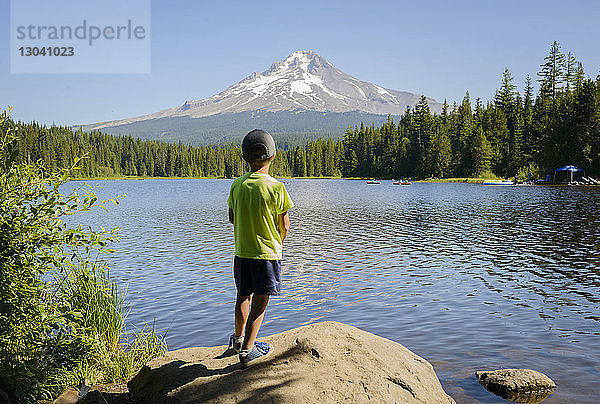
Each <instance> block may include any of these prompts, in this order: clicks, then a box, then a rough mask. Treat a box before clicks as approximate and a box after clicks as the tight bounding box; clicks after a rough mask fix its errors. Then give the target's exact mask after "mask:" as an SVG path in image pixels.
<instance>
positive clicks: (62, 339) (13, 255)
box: [0, 112, 166, 402]
mask: <svg viewBox="0 0 600 404" xmlns="http://www.w3.org/2000/svg"><path fill="white" fill-rule="evenodd" d="M17 141H18V140H17V138H16V137H15V135H14V125H13V123H12V121H11V120H10V119H9V117H8V114H7V112H2V113H1V114H0V402H1V401H7V402H36V401H39V400H42V399H52V398H54V397H56V396H57V395H58V394H60V393H61V392H62V391H63V390H64V388H65V387H66V386H68V385H74V384H77V383H78V382H79V381H80V380H81V379H82V378H91V379H96V380H108V381H111V380H117V379H124V378H127V377H129V376H131V374H132V373H133V372H135V371H136V370H137V369H138V368H139V367H140V366H141V365H142V364H143V363H144V362H145V361H147V360H148V359H150V358H152V357H154V356H157V355H159V354H161V353H162V352H164V351H165V349H166V346H165V344H164V339H163V338H162V337H161V336H159V335H157V334H156V333H155V332H154V328H153V327H149V328H147V329H145V330H143V331H142V332H140V333H138V334H134V335H128V334H127V332H126V330H125V319H126V314H127V308H126V307H125V306H124V303H123V302H124V300H123V297H124V293H123V291H122V290H120V289H119V288H118V287H117V285H116V284H115V283H114V282H112V281H111V280H110V279H109V277H108V270H107V266H106V263H105V262H103V261H102V259H101V258H103V254H104V253H108V252H110V251H111V250H110V249H109V248H108V245H109V243H110V242H111V241H114V240H115V238H116V234H115V232H114V231H106V230H104V229H102V230H101V231H96V230H93V229H91V228H89V229H85V230H84V229H83V228H82V227H81V226H79V227H76V228H72V227H69V226H68V225H67V224H66V223H65V222H64V221H63V218H64V217H66V216H70V215H73V214H77V213H80V212H83V211H87V210H90V209H92V208H94V207H96V206H103V204H102V203H101V202H99V201H98V200H97V198H96V195H95V194H94V193H93V189H92V188H90V187H88V186H84V187H82V188H80V189H78V190H74V191H72V192H70V193H69V194H67V195H63V194H61V192H60V187H61V185H63V184H65V183H66V182H67V181H68V180H69V175H70V173H71V172H72V170H73V169H70V170H62V171H59V172H56V173H49V172H47V171H46V170H45V169H44V168H43V167H42V166H34V165H28V164H24V163H17V162H16V161H17V159H16V158H17V150H18V145H17ZM113 202H115V203H117V201H116V200H113ZM129 340H132V341H133V342H129Z"/></svg>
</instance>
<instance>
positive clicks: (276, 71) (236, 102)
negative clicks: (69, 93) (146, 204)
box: [84, 51, 441, 137]
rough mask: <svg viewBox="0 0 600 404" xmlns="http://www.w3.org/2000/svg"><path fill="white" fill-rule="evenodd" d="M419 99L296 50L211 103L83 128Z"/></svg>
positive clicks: (388, 105) (383, 108)
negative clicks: (343, 70)
mask: <svg viewBox="0 0 600 404" xmlns="http://www.w3.org/2000/svg"><path fill="white" fill-rule="evenodd" d="M419 98H420V95H417V94H413V93H409V92H406V91H396V90H390V89H387V88H383V87H380V86H378V85H376V84H372V83H367V82H365V81H361V80H358V79H356V78H354V77H352V76H350V75H348V74H346V73H344V72H342V71H341V70H339V69H338V68H336V67H335V66H333V65H332V64H331V63H329V62H327V61H326V60H325V59H323V58H322V57H321V56H319V55H318V54H317V53H315V52H313V51H296V52H293V53H292V54H291V55H289V56H288V57H287V58H286V59H285V60H283V61H281V62H276V63H273V64H272V65H271V67H270V68H269V69H267V70H265V71H264V72H262V73H258V72H255V73H252V74H251V75H250V76H248V77H246V78H245V79H243V80H242V81H240V82H239V83H237V84H234V85H232V86H230V87H229V88H227V89H226V90H225V91H223V92H221V93H219V94H216V95H214V96H212V97H210V98H206V99H201V100H189V101H186V102H185V103H183V105H181V106H178V107H174V108H170V109H166V110H163V111H160V112H156V113H153V114H149V115H144V116H140V117H135V118H129V119H123V120H118V121H110V122H103V123H98V124H92V125H85V126H84V129H86V130H91V129H102V128H111V127H117V126H119V127H122V128H124V127H127V126H128V125H130V124H133V123H139V122H143V121H148V120H151V119H152V120H156V119H161V118H177V117H186V118H203V117H209V116H212V115H216V114H235V113H241V112H248V111H260V112H262V113H268V112H278V111H312V112H327V113H329V112H333V113H346V112H350V111H357V112H365V113H371V114H377V115H387V114H391V115H401V114H403V113H404V112H405V111H406V107H407V106H411V107H412V106H414V105H416V104H417V102H418V101H419ZM427 100H428V104H429V108H430V109H431V110H432V112H440V110H441V104H439V103H438V102H436V101H435V100H433V99H431V98H428V99H427ZM348 124H352V122H348ZM146 126H147V125H146ZM137 127H139V125H137ZM130 129H132V130H133V128H130ZM110 132H114V131H110ZM134 134H136V133H134ZM142 137H147V136H142Z"/></svg>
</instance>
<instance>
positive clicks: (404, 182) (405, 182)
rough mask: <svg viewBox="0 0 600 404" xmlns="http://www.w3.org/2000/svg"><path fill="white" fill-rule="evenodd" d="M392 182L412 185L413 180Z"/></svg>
mask: <svg viewBox="0 0 600 404" xmlns="http://www.w3.org/2000/svg"><path fill="white" fill-rule="evenodd" d="M392 184H393V185H412V182H408V181H394V182H393V183H392Z"/></svg>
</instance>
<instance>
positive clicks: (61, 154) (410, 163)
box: [16, 42, 600, 178]
mask: <svg viewBox="0 0 600 404" xmlns="http://www.w3.org/2000/svg"><path fill="white" fill-rule="evenodd" d="M536 81H537V83H538V87H539V90H537V91H534V81H533V79H532V78H531V77H529V76H528V77H527V79H526V81H525V83H524V89H523V91H521V92H520V91H519V90H518V89H517V85H516V84H515V82H514V79H513V77H512V75H511V72H510V71H509V69H505V71H504V73H503V75H502V78H501V81H500V85H499V88H498V89H497V91H496V93H495V96H494V97H493V99H492V100H490V101H489V102H487V103H486V104H485V105H484V104H483V103H482V101H481V100H480V99H476V100H474V101H473V100H471V98H470V95H469V93H468V92H467V93H466V95H465V96H464V98H463V99H462V101H461V102H460V103H456V102H455V103H453V104H452V105H450V104H448V103H447V102H444V108H443V110H442V112H441V114H439V115H438V114H432V113H431V112H430V110H429V107H428V105H427V101H426V99H425V97H424V96H423V97H421V101H420V102H419V103H418V104H417V105H416V106H415V107H414V108H407V110H406V112H405V113H404V114H403V115H402V116H401V117H400V119H399V120H398V121H397V122H394V120H393V119H392V118H391V117H389V118H388V120H387V122H384V123H383V124H381V125H377V126H376V125H375V124H369V123H360V124H359V125H356V126H349V127H348V129H347V130H346V132H345V133H344V134H340V136H339V137H338V138H337V139H332V138H327V139H316V140H310V141H308V142H307V143H306V144H305V145H303V146H296V147H289V148H287V149H280V150H279V151H278V154H277V157H276V159H275V161H274V163H273V165H272V169H271V173H272V174H273V175H275V176H282V177H290V176H291V177H307V176H311V177H312V176H314V177H320V176H326V177H334V176H337V177H339V176H341V177H375V178H400V177H416V178H429V177H435V178H444V177H493V176H498V177H513V176H515V175H518V176H519V177H521V178H526V177H528V176H532V177H535V178H538V177H543V176H545V174H548V173H550V172H551V171H552V170H554V169H555V168H558V167H561V166H564V165H568V164H573V165H576V166H578V167H581V168H584V169H585V170H586V175H589V176H595V177H600V75H599V76H597V77H596V78H595V79H591V78H588V77H586V76H585V73H584V69H583V65H582V63H581V62H580V61H578V60H577V59H576V58H575V57H574V56H573V55H572V54H571V53H570V52H569V53H566V54H565V53H563V52H562V51H561V47H560V45H559V44H558V43H557V42H554V43H553V44H552V46H551V47H550V51H549V53H548V55H547V56H546V58H545V59H544V61H543V63H542V64H541V66H540V70H539V72H538V73H537V78H536ZM16 126H17V131H18V136H19V138H20V142H19V158H20V159H21V160H22V161H23V162H25V163H37V164H39V165H41V166H43V167H45V168H46V169H48V170H50V171H51V170H55V169H57V168H66V167H70V166H72V165H73V164H74V163H75V162H76V161H77V159H78V158H79V157H81V156H85V158H84V159H83V160H81V161H80V162H79V166H80V170H79V171H78V172H77V173H76V174H75V176H76V177H80V178H95V177H102V178H104V177H106V178H110V177H115V176H141V177H146V176H147V177H220V178H223V177H224V178H232V177H236V176H239V175H241V174H243V172H244V171H245V169H246V168H245V163H244V162H243V160H242V158H241V150H240V147H239V145H236V144H229V145H218V146H197V147H194V146H191V145H188V144H183V143H168V142H161V141H155V140H140V139H135V138H134V137H132V136H113V135H108V134H104V133H101V132H99V131H92V132H89V133H88V132H84V131H82V130H76V131H74V130H72V129H71V128H69V127H60V126H52V127H49V128H48V127H45V126H43V125H39V124H37V123H35V122H34V123H20V122H19V123H16ZM275 140H276V142H277V139H275Z"/></svg>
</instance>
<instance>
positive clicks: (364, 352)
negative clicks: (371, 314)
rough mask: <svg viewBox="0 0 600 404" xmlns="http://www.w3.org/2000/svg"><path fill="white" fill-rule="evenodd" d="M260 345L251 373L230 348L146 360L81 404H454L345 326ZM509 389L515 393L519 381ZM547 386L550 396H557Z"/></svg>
mask: <svg viewBox="0 0 600 404" xmlns="http://www.w3.org/2000/svg"><path fill="white" fill-rule="evenodd" d="M261 340H264V341H266V342H268V343H270V344H272V346H273V352H272V353H271V354H270V355H268V356H267V357H265V358H263V359H261V360H260V361H258V362H257V363H256V364H254V365H253V366H250V367H248V368H241V367H240V365H239V360H238V357H237V354H236V353H235V352H234V351H233V350H232V349H228V347H227V346H216V347H197V348H185V349H179V350H175V351H170V352H167V353H166V354H165V355H163V356H160V357H158V358H155V359H153V360H151V361H150V362H148V363H147V364H146V366H144V367H143V368H142V369H141V370H140V371H139V372H138V374H137V375H136V376H135V377H133V378H132V379H131V380H130V381H129V382H128V383H127V385H126V386H125V385H124V384H121V385H111V386H100V387H99V388H96V389H95V390H93V391H92V392H90V393H89V394H87V395H86V396H85V397H84V398H83V399H81V400H80V402H88V403H92V402H93V403H200V402H202V403H205V402H206V403H242V402H270V403H273V402H281V403H283V402H285V403H290V402H291V403H296V402H297V403H321V402H326V403H342V402H344V403H349V402H351V403H358V402H367V401H373V402H385V403H455V401H454V399H453V398H452V397H450V396H449V395H448V394H446V392H445V391H444V390H443V388H442V385H441V383H440V381H439V379H438V377H437V375H436V374H435V372H434V370H433V366H432V365H431V364H430V363H429V362H427V361H426V360H425V359H423V358H421V357H420V356H418V355H416V354H414V353H413V352H411V351H410V350H408V349H407V348H405V347H404V346H402V345H401V344H399V343H397V342H394V341H391V340H388V339H386V338H382V337H379V336H377V335H374V334H371V333H369V332H366V331H363V330H360V329H358V328H356V327H353V326H350V325H347V324H343V323H339V322H333V321H327V322H321V323H315V324H310V325H306V326H302V327H298V328H294V329H292V330H288V331H284V332H282V333H279V334H274V335H271V336H267V337H264V338H261ZM511 374H512V375H515V376H516V377H519V373H518V372H516V373H515V372H512V373H511ZM528 375H529V376H531V374H528ZM477 376H478V378H479V379H480V382H482V384H483V385H484V386H486V384H489V385H490V386H494V390H495V391H494V392H496V394H499V393H498V392H499V391H501V389H499V388H498V386H497V383H496V381H497V380H500V378H499V377H496V379H493V381H494V382H493V383H492V382H491V381H492V376H494V374H491V375H490V374H489V372H487V373H485V376H483V373H482V374H478V375H477ZM502 376H506V374H503V375H502ZM542 376H543V375H542ZM482 378H483V379H485V380H488V382H489V383H483V380H482ZM548 381H549V383H552V381H551V380H550V379H548ZM494 383H496V384H494ZM507 383H513V385H511V386H513V387H514V380H509V379H507ZM552 385H553V383H552ZM544 386H545V387H546V388H547V391H548V393H547V394H550V393H551V391H553V389H550V388H549V387H552V386H551V385H544ZM553 386H554V388H555V387H556V386H555V385H553ZM486 387H487V386H486ZM490 391H492V389H490ZM513 392H514V391H513ZM67 393H68V391H67V392H66V393H65V394H64V395H63V396H65V395H66V394H67ZM73 394H75V401H72V400H73ZM76 395H77V391H76V390H75V391H74V393H73V392H71V397H72V398H71V400H69V399H68V397H63V396H61V398H63V400H61V398H59V399H57V400H56V401H55V403H57V404H67V403H72V402H77V398H76ZM499 395H500V394H499ZM506 398H508V397H506ZM519 398H521V399H523V397H519ZM532 398H533V397H532ZM536 398H538V400H539V399H540V398H541V399H542V400H543V398H542V397H539V396H538V397H536ZM509 399H510V398H509ZM534 400H535V399H534ZM540 401H541V400H540ZM534 402H539V401H537V400H535V401H534Z"/></svg>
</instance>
